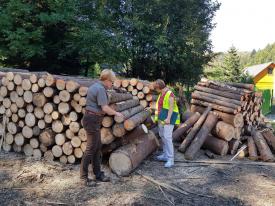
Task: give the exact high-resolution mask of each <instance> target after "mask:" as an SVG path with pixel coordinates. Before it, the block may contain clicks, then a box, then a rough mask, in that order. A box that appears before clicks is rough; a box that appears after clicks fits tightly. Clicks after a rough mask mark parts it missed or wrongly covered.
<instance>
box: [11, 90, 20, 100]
mask: <svg viewBox="0 0 275 206" xmlns="http://www.w3.org/2000/svg"><path fill="white" fill-rule="evenodd" d="M18 97H19V96H18V94H17V92H16V91H12V92H10V100H11V102H14V103H15V102H16V99H17V98H18Z"/></svg>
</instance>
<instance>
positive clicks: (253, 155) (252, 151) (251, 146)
mask: <svg viewBox="0 0 275 206" xmlns="http://www.w3.org/2000/svg"><path fill="white" fill-rule="evenodd" d="M247 146H248V154H249V157H248V158H249V159H251V160H254V161H255V160H257V159H258V154H257V148H256V145H255V142H254V140H253V137H251V136H249V137H247Z"/></svg>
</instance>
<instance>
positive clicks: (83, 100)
mask: <svg viewBox="0 0 275 206" xmlns="http://www.w3.org/2000/svg"><path fill="white" fill-rule="evenodd" d="M78 104H79V105H80V106H82V107H84V106H86V97H81V98H80V100H79V102H78Z"/></svg>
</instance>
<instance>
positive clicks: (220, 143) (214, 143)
mask: <svg viewBox="0 0 275 206" xmlns="http://www.w3.org/2000/svg"><path fill="white" fill-rule="evenodd" d="M202 147H203V148H204V149H208V150H210V151H211V152H213V153H215V154H217V155H221V156H224V155H226V154H227V152H228V149H229V146H228V143H227V142H226V141H224V140H222V139H218V138H216V137H214V136H212V135H208V137H207V138H206V140H205V142H204V144H203V146H202Z"/></svg>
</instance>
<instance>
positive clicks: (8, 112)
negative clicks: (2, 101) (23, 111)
mask: <svg viewBox="0 0 275 206" xmlns="http://www.w3.org/2000/svg"><path fill="white" fill-rule="evenodd" d="M11 116H12V112H11V110H10V109H6V117H8V118H10V117H11Z"/></svg>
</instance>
